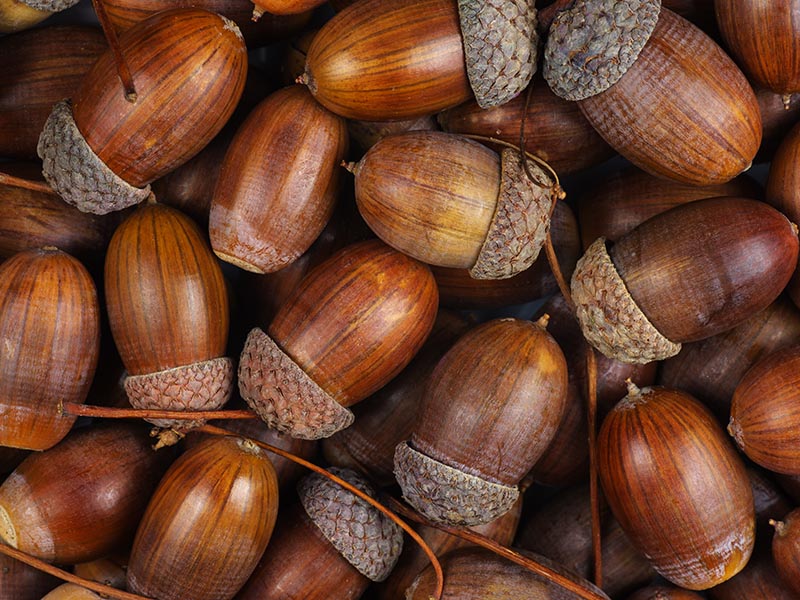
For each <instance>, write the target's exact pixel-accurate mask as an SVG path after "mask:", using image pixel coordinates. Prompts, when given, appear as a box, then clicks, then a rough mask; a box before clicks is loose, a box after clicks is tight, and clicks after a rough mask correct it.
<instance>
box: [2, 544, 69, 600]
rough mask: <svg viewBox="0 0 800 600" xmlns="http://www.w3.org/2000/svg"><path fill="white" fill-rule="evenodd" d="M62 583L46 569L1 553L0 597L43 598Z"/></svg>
mask: <svg viewBox="0 0 800 600" xmlns="http://www.w3.org/2000/svg"><path fill="white" fill-rule="evenodd" d="M60 583H61V580H60V579H56V578H55V577H53V576H52V575H48V574H47V573H45V572H44V571H40V570H39V569H36V568H34V567H31V566H30V565H27V564H26V563H23V562H20V561H18V560H16V559H13V558H11V557H10V556H6V555H5V554H0V598H4V599H8V600H12V599H13V600H41V598H42V596H44V595H45V594H46V593H47V592H49V591H50V590H52V589H54V588H56V587H58V585H59V584H60Z"/></svg>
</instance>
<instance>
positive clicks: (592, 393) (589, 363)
mask: <svg viewBox="0 0 800 600" xmlns="http://www.w3.org/2000/svg"><path fill="white" fill-rule="evenodd" d="M586 386H587V394H586V401H587V407H586V416H587V421H588V427H589V440H588V442H589V501H590V503H591V512H592V554H593V556H594V583H595V585H597V587H603V549H602V523H601V516H600V487H599V486H598V481H597V356H596V355H595V353H594V348H592V347H591V346H590V345H589V344H588V343H586Z"/></svg>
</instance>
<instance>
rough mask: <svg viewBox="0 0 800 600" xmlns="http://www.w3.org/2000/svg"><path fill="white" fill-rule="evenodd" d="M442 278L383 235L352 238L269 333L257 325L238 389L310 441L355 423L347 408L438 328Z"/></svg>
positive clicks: (298, 292) (273, 421)
mask: <svg viewBox="0 0 800 600" xmlns="http://www.w3.org/2000/svg"><path fill="white" fill-rule="evenodd" d="M438 300H439V296H438V292H437V290H436V282H435V281H434V279H433V276H432V275H431V272H430V270H429V269H428V268H427V267H426V266H425V265H423V264H422V263H420V262H418V261H416V260H414V259H413V258H409V257H408V256H406V255H404V254H401V253H400V252H397V251H396V250H393V249H392V248H390V247H389V246H387V245H385V244H383V243H382V242H380V241H379V240H369V241H366V242H360V243H357V244H352V245H350V246H347V247H346V248H344V249H342V250H340V251H338V252H337V253H336V254H334V255H333V256H331V257H330V258H329V259H327V260H326V261H324V262H323V263H321V264H320V265H318V266H317V267H316V268H315V269H314V270H312V271H311V272H310V273H309V274H308V275H306V277H305V278H304V279H303V281H302V282H301V283H300V285H299V286H298V287H297V288H296V289H295V290H294V291H293V292H292V294H291V295H290V296H289V297H288V298H287V299H286V301H285V302H284V303H283V305H282V306H281V307H280V309H279V310H278V314H277V315H276V316H275V318H274V319H273V321H272V323H271V324H270V326H269V328H268V330H267V332H266V333H265V332H264V331H263V330H262V329H260V328H258V327H257V328H255V329H253V330H252V331H251V332H250V334H249V335H248V337H247V340H246V342H245V345H244V348H243V349H242V353H241V357H240V360H239V392H240V394H241V396H242V398H244V399H245V400H246V401H247V403H248V404H249V405H250V407H251V408H252V409H253V410H255V411H256V413H258V415H259V416H260V417H261V418H262V419H263V420H264V421H266V423H267V424H268V425H269V426H270V427H272V428H275V429H278V430H280V431H283V432H287V433H289V434H290V435H292V436H295V437H301V438H304V439H319V438H323V437H327V436H329V435H332V434H333V433H335V432H336V431H338V430H340V429H343V428H345V427H347V426H349V425H350V424H351V423H352V422H353V413H352V411H350V410H349V409H348V408H347V407H348V406H350V405H352V404H355V403H356V402H360V401H361V400H363V399H364V398H366V397H368V396H369V395H370V394H373V393H374V392H376V391H377V390H378V389H380V388H381V387H383V386H384V385H386V384H387V383H388V382H389V381H390V380H391V379H392V378H393V377H394V376H395V375H397V374H398V373H399V372H400V371H401V370H402V369H403V367H405V366H406V365H407V364H408V362H409V361H410V360H411V359H412V358H413V357H414V355H415V354H416V353H417V351H419V349H420V347H421V346H422V344H423V343H424V341H425V339H426V338H427V337H428V334H429V333H430V331H431V328H432V327H433V322H434V319H435V318H436V311H437V305H438Z"/></svg>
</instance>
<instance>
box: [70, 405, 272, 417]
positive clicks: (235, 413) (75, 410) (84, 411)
mask: <svg viewBox="0 0 800 600" xmlns="http://www.w3.org/2000/svg"><path fill="white" fill-rule="evenodd" d="M61 413H62V414H65V415H73V416H76V417H100V418H105V419H131V418H141V419H174V420H179V421H184V420H185V421H195V420H201V419H202V420H205V419H228V420H234V419H236V420H239V419H257V418H258V415H257V414H255V413H254V412H253V411H252V410H208V411H199V410H194V411H192V410H187V411H175V410H155V409H143V408H142V409H140V408H112V407H109V406H92V405H89V404H75V403H73V402H64V403H63V404H62V405H61Z"/></svg>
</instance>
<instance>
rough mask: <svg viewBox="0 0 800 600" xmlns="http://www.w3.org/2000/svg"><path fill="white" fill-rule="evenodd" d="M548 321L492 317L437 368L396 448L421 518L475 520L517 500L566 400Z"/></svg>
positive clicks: (402, 478) (400, 475) (407, 493)
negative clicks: (412, 423) (411, 425)
mask: <svg viewBox="0 0 800 600" xmlns="http://www.w3.org/2000/svg"><path fill="white" fill-rule="evenodd" d="M546 323H547V321H546V319H541V320H540V321H539V322H537V323H532V322H530V321H522V320H519V319H510V318H507V319H495V320H493V321H489V322H487V323H484V324H482V325H480V326H478V327H476V328H474V329H472V330H471V331H469V332H467V333H466V334H465V335H464V336H462V337H461V338H460V339H459V340H458V341H457V342H456V343H455V344H454V345H453V347H452V348H450V350H449V351H448V352H447V353H446V354H445V355H444V357H443V358H442V359H441V360H440V361H439V363H438V364H437V365H436V368H435V369H434V371H433V373H432V375H431V377H430V379H429V380H428V385H427V387H426V390H425V398H424V400H423V402H422V407H421V410H420V413H419V415H420V416H419V418H418V420H417V424H416V427H415V428H414V430H413V432H412V435H411V437H410V439H409V440H408V441H407V442H402V443H400V444H398V445H397V448H396V450H395V455H394V472H395V477H396V478H397V481H398V483H399V484H400V487H401V488H402V490H403V497H404V498H405V499H406V500H407V501H408V502H409V503H410V504H411V505H412V506H413V507H414V508H415V509H417V510H418V511H419V512H420V513H422V514H424V515H425V516H426V517H427V518H429V519H431V520H433V521H437V522H444V523H448V524H452V525H467V526H471V525H478V524H481V523H487V522H488V521H491V520H493V519H496V518H497V517H498V516H500V515H502V514H503V513H505V512H507V511H508V510H509V509H510V508H511V506H512V505H513V504H514V502H515V501H516V499H517V496H518V495H519V489H518V484H519V482H520V481H521V480H522V478H523V477H524V476H525V475H526V474H527V473H528V471H530V469H531V467H533V465H534V464H535V463H536V461H537V460H538V458H539V457H540V456H541V454H542V452H543V451H544V450H545V449H546V448H547V446H548V444H549V443H550V442H551V440H552V439H553V436H554V435H555V432H556V429H557V427H558V424H559V423H560V421H561V418H562V415H563V412H564V407H565V402H566V394H567V364H566V361H565V359H564V354H563V353H562V352H561V349H560V348H559V347H558V344H557V343H556V341H555V340H554V339H553V338H552V336H550V334H548V333H547V331H546V330H545V325H546Z"/></svg>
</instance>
